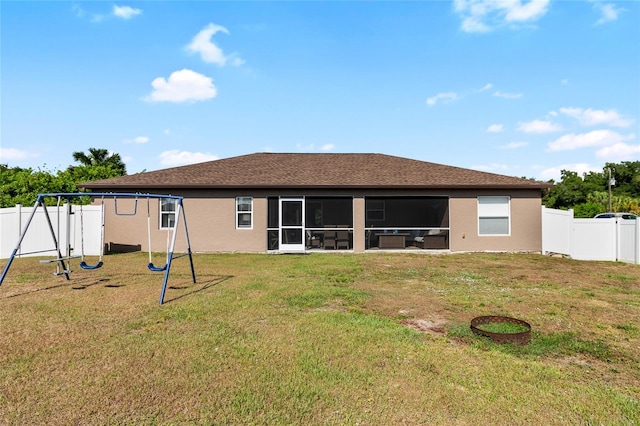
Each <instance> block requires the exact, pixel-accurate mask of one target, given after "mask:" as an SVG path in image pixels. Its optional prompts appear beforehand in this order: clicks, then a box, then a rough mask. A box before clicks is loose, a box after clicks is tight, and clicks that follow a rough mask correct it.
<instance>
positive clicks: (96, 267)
mask: <svg viewBox="0 0 640 426" xmlns="http://www.w3.org/2000/svg"><path fill="white" fill-rule="evenodd" d="M101 266H102V261H100V262H98V263H96V264H95V265H88V264H87V263H85V261H84V260H83V261H82V262H80V267H81V268H82V269H98V268H100V267H101Z"/></svg>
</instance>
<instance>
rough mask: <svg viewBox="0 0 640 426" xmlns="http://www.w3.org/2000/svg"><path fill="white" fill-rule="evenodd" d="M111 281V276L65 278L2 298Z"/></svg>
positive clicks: (76, 288) (84, 286) (75, 288)
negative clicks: (59, 281) (60, 281)
mask: <svg viewBox="0 0 640 426" xmlns="http://www.w3.org/2000/svg"><path fill="white" fill-rule="evenodd" d="M107 281H110V279H109V278H98V279H95V278H82V279H79V280H78V279H73V280H71V279H70V280H65V281H63V282H62V283H61V284H55V285H50V286H48V287H43V288H34V289H33V290H27V291H23V292H21V293H13V294H9V295H7V296H4V297H0V300H2V299H9V298H12V297H18V296H26V295H28V294H33V293H38V292H41V291H49V290H55V289H57V288H63V287H71V288H72V289H73V290H84V289H85V288H87V287H90V286H92V285H96V284H100V283H103V282H107ZM105 287H121V286H120V285H111V284H106V285H105Z"/></svg>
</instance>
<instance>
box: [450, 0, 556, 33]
mask: <svg viewBox="0 0 640 426" xmlns="http://www.w3.org/2000/svg"><path fill="white" fill-rule="evenodd" d="M548 5H549V0H529V1H526V0H525V1H522V0H501V1H496V0H455V1H454V2H453V9H454V11H455V12H456V13H458V15H459V16H460V17H461V18H462V24H461V29H462V31H465V32H470V33H486V32H489V31H491V30H493V29H495V28H498V27H502V26H505V25H511V26H514V24H522V23H528V22H532V21H535V20H537V19H539V18H541V17H542V16H544V15H545V14H546V13H547V7H548Z"/></svg>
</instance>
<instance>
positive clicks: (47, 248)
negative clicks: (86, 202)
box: [0, 204, 102, 259]
mask: <svg viewBox="0 0 640 426" xmlns="http://www.w3.org/2000/svg"><path fill="white" fill-rule="evenodd" d="M32 211H33V206H31V207H26V206H21V205H20V204H18V205H16V206H15V207H9V208H3V209H0V259H6V258H9V257H11V253H12V252H13V250H14V249H15V247H16V244H17V243H18V240H19V239H20V235H21V233H22V231H23V230H24V227H25V226H26V224H27V221H28V220H29V216H30V215H31V213H32ZM47 212H48V213H49V218H50V219H51V224H52V225H53V231H54V234H55V236H56V239H58V241H59V242H60V248H61V251H62V254H63V255H65V254H66V249H65V247H66V246H67V206H66V204H65V205H64V206H60V207H59V208H58V207H56V206H47ZM101 228H102V206H82V207H81V206H76V205H72V206H71V215H70V216H69V230H70V233H69V235H70V237H69V240H70V241H71V247H72V249H73V251H72V253H70V254H73V255H82V254H83V248H84V254H85V255H87V256H97V255H99V254H100V244H101V240H102V229H101ZM33 252H35V253H33ZM29 253H31V254H29ZM17 254H19V255H22V256H56V255H57V253H56V247H55V245H54V242H53V237H52V236H51V230H50V228H49V224H48V223H47V219H46V216H45V213H44V209H43V208H42V207H41V206H39V207H38V209H37V210H36V213H35V215H34V217H33V220H32V221H31V224H30V225H29V228H28V230H27V233H26V234H25V238H24V239H23V240H22V244H21V245H20V250H19V251H18V253H17Z"/></svg>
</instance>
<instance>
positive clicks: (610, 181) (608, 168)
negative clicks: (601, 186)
mask: <svg viewBox="0 0 640 426" xmlns="http://www.w3.org/2000/svg"><path fill="white" fill-rule="evenodd" d="M607 170H608V171H609V181H608V185H609V211H613V210H612V207H611V184H612V180H613V179H611V167H607ZM614 185H615V183H614Z"/></svg>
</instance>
